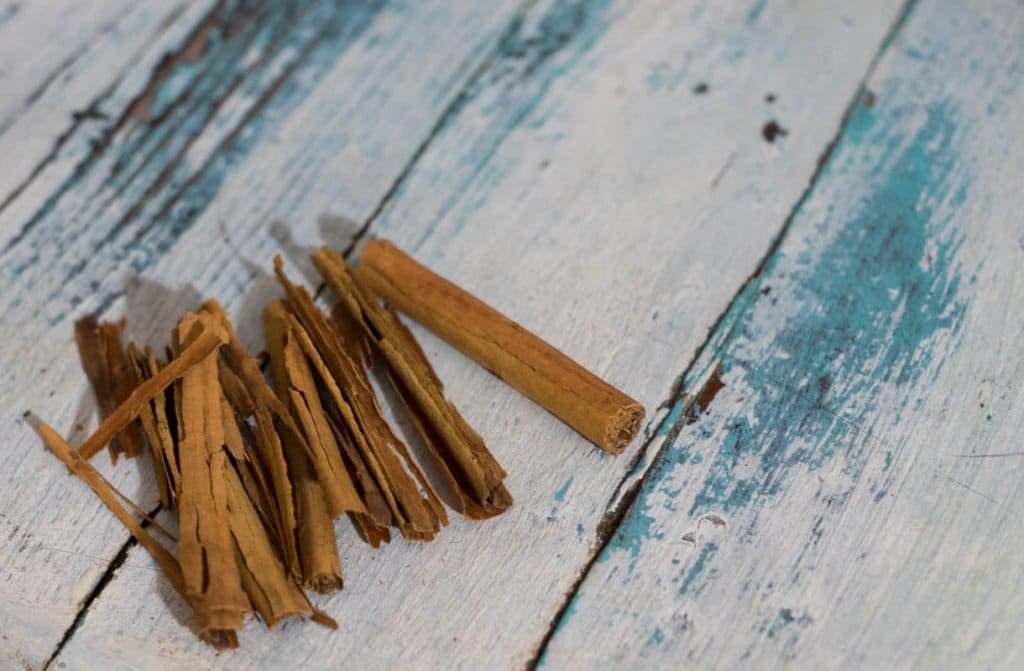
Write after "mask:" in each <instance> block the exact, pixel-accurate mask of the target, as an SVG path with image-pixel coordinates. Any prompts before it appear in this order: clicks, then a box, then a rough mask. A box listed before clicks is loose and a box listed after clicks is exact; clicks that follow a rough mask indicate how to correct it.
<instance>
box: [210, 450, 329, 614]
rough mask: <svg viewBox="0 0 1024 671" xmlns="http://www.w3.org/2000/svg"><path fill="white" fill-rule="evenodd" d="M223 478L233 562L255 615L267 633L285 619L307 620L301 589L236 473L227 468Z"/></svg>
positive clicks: (307, 606) (307, 607)
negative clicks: (301, 618) (266, 629)
mask: <svg viewBox="0 0 1024 671" xmlns="http://www.w3.org/2000/svg"><path fill="white" fill-rule="evenodd" d="M225 477H226V483H225V484H226V489H227V505H228V521H229V524H230V526H231V535H232V537H233V538H234V540H235V553H236V561H237V563H238V567H239V571H240V573H241V579H242V585H243V586H244V587H245V591H246V593H247V594H248V595H249V599H250V600H251V601H252V604H253V607H254V608H255V609H256V612H257V613H259V614H260V618H261V619H262V620H263V621H264V622H265V623H266V625H267V626H268V627H270V628H271V629H273V628H274V626H275V625H276V624H277V623H278V622H279V621H281V620H283V619H285V618H289V617H310V616H311V615H312V614H313V607H312V606H311V605H310V603H309V599H307V598H306V595H305V594H303V592H302V589H301V588H300V587H299V586H298V585H297V584H296V583H295V582H294V581H293V580H292V579H291V578H289V577H288V572H287V570H286V568H285V565H284V563H283V562H282V561H281V557H280V556H279V555H278V553H277V551H276V550H275V549H274V546H273V544H272V543H271V541H270V537H269V536H268V534H267V529H266V528H265V527H264V525H263V522H262V521H261V520H260V517H259V515H258V514H257V512H256V508H255V507H253V504H252V501H251V500H250V499H249V496H248V495H247V494H246V491H245V487H244V486H243V485H242V480H241V479H240V478H239V477H238V473H237V472H235V470H234V469H233V468H231V467H228V468H227V469H226V471H225Z"/></svg>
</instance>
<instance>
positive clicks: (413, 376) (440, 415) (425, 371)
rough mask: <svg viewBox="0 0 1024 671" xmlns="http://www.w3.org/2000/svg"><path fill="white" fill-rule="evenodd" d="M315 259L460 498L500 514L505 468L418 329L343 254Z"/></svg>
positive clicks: (480, 512)
mask: <svg viewBox="0 0 1024 671" xmlns="http://www.w3.org/2000/svg"><path fill="white" fill-rule="evenodd" d="M313 263H314V264H315V265H316V267H317V269H318V270H319V271H320V273H321V275H322V276H323V278H324V280H325V281H326V282H327V285H328V286H330V287H331V289H332V290H333V291H334V292H335V293H336V294H337V295H338V297H339V298H340V299H341V303H342V304H343V305H344V306H345V308H346V310H347V311H348V312H349V314H350V315H351V316H352V318H353V319H354V320H355V321H356V322H357V323H359V324H360V325H361V326H362V328H363V330H364V332H365V333H366V334H367V336H368V337H369V338H370V340H371V341H372V342H373V343H374V344H375V345H376V346H377V347H378V349H379V350H380V351H381V352H382V353H383V355H384V358H385V360H386V361H387V363H388V367H389V370H390V371H391V373H392V375H393V377H394V379H396V380H397V382H398V388H399V391H400V392H401V393H402V397H403V399H404V400H405V402H406V404H407V405H408V406H409V408H410V411H411V414H412V415H413V418H414V420H415V421H416V424H417V426H418V427H419V428H420V432H421V434H422V435H423V437H424V440H425V442H426V443H427V447H428V448H429V449H430V450H431V452H432V453H433V454H434V456H435V459H436V460H437V461H438V463H439V464H440V466H441V469H442V471H443V472H444V473H445V475H446V478H447V479H448V481H449V483H450V484H452V485H453V488H454V490H455V492H456V494H457V496H458V498H459V501H460V505H461V512H462V513H463V514H465V515H466V516H467V517H470V518H473V519H483V518H486V517H493V516H494V515H498V514H500V513H501V512H503V511H504V510H506V509H507V508H508V507H509V506H511V505H512V496H511V495H510V494H509V493H508V490H507V489H506V488H505V486H504V484H502V481H503V480H504V478H505V471H504V470H503V469H502V468H501V466H500V465H499V464H498V462H497V460H495V458H494V457H493V456H492V455H491V453H490V451H488V449H487V447H486V446H485V445H484V442H483V440H482V439H481V438H480V436H479V435H478V434H477V433H476V432H475V431H473V429H472V428H470V426H469V424H467V423H466V421H465V420H464V419H463V418H462V415H461V414H460V413H459V411H458V410H457V409H456V408H455V406H454V405H452V404H451V403H449V402H448V400H447V399H446V398H445V397H444V387H443V386H442V385H441V382H440V380H438V378H437V375H436V374H435V373H434V370H433V368H431V366H430V363H429V362H428V361H427V359H426V357H425V356H424V355H423V352H422V350H420V348H419V346H418V345H417V344H416V342H415V340H414V339H413V337H412V334H411V333H409V332H408V330H406V329H405V327H404V326H403V325H402V324H401V323H400V322H399V321H398V319H397V317H396V316H395V314H394V313H393V312H390V311H388V310H385V309H384V308H382V307H381V306H380V304H379V303H378V302H377V299H376V297H374V296H373V295H372V294H371V293H370V292H369V291H368V290H367V289H366V288H365V287H363V286H362V285H361V283H360V281H359V280H358V279H357V278H356V277H355V275H354V274H353V273H352V271H351V269H350V268H349V267H348V264H347V263H346V262H345V260H344V258H343V257H342V256H341V255H340V254H336V253H334V252H331V251H329V250H328V249H326V248H324V249H321V250H320V251H318V252H317V253H316V254H314V255H313Z"/></svg>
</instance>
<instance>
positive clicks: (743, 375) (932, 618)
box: [542, 1, 1024, 669]
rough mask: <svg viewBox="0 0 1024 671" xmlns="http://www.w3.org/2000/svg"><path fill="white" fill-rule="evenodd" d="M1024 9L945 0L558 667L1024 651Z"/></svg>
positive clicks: (913, 22)
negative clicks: (1023, 634)
mask: <svg viewBox="0 0 1024 671" xmlns="http://www.w3.org/2000/svg"><path fill="white" fill-rule="evenodd" d="M1022 66H1024V14H1022V12H1021V8H1020V6H1019V4H1018V3H1012V2H991V3H985V5H984V6H981V5H971V6H970V7H968V6H966V5H961V4H959V3H951V2H924V1H922V2H919V3H916V5H914V6H913V8H912V9H911V11H910V14H909V17H908V19H907V22H906V24H905V29H904V30H902V31H900V32H899V34H898V35H896V37H895V38H894V39H893V41H892V42H891V43H890V44H889V45H888V47H887V49H886V50H885V53H884V56H883V57H882V59H881V61H880V62H879V65H878V67H877V69H876V71H875V72H874V74H873V75H872V76H871V77H870V79H869V81H868V82H867V86H866V90H865V95H864V97H863V99H862V100H861V101H860V102H859V104H858V105H857V107H856V108H855V109H854V110H853V112H852V114H851V116H850V118H849V121H848V123H847V125H846V128H845V131H844V133H843V135H842V137H841V139H840V141H839V143H838V145H837V147H836V149H835V151H834V153H833V156H832V159H831V160H830V161H829V163H828V165H827V166H826V167H825V170H824V172H823V173H822V176H821V179H820V180H819V182H818V183H817V184H816V185H815V187H814V189H813V191H812V192H811V193H810V194H809V195H808V197H807V198H806V200H805V201H804V202H802V203H801V205H800V207H799V208H798V210H797V212H796V214H795V216H794V219H793V222H792V224H791V226H790V227H789V230H788V231H787V234H786V237H785V240H784V241H783V243H782V244H781V246H780V247H779V248H778V250H777V251H776V252H775V254H773V255H772V257H771V259H770V260H769V262H768V263H767V265H766V267H765V270H764V272H763V273H762V274H761V276H760V277H758V278H757V279H756V280H755V281H754V282H753V283H752V284H751V285H750V286H749V287H748V288H747V290H746V291H745V292H744V293H743V295H742V296H741V297H740V298H739V300H738V301H737V302H736V303H735V305H734V306H733V308H732V310H730V312H729V314H727V315H726V317H725V318H724V319H723V321H722V323H721V324H720V325H719V327H718V328H717V329H716V330H715V333H714V334H713V336H712V344H711V345H710V346H709V347H708V348H707V349H706V350H705V352H704V354H703V355H702V357H701V358H700V360H699V362H698V363H697V365H695V366H694V367H693V368H692V369H691V371H692V377H691V379H695V378H697V377H698V376H699V375H700V374H701V371H702V370H706V369H707V367H708V366H710V365H712V364H713V363H714V362H715V361H716V360H717V359H719V358H721V359H722V360H723V362H724V375H723V379H724V382H725V385H726V386H725V387H724V389H723V390H721V391H720V393H719V394H718V396H717V398H716V399H715V401H714V403H713V404H712V405H711V407H710V408H709V409H708V410H707V411H706V412H705V413H704V414H703V415H702V416H701V417H700V420H699V421H698V422H696V423H695V424H692V425H690V426H687V427H678V429H677V431H675V432H677V433H678V436H677V437H675V438H674V439H672V440H670V441H669V443H668V444H667V446H666V448H665V450H664V452H663V453H662V454H661V455H660V456H659V458H658V459H657V460H656V462H655V463H654V466H653V468H652V471H651V474H650V476H649V477H648V479H647V481H646V482H645V483H644V485H643V489H642V492H641V493H640V495H639V498H638V499H637V501H636V503H635V504H634V506H633V507H632V509H631V510H630V512H629V514H628V516H627V518H626V520H625V522H624V524H623V525H622V526H621V527H620V529H619V531H618V532H617V533H616V534H615V536H614V537H613V539H612V541H611V542H610V544H609V545H608V547H607V548H606V549H605V551H604V552H603V553H602V555H601V557H600V558H599V559H598V561H597V562H596V563H595V564H594V566H593V568H592V570H591V571H590V572H589V574H588V575H587V577H586V579H585V580H584V581H583V583H582V585H581V588H580V591H579V593H578V596H577V597H576V598H575V599H573V601H572V603H571V604H570V606H569V608H568V610H567V612H566V614H565V616H564V617H563V618H562V619H561V622H560V623H559V628H558V629H557V632H556V634H555V635H554V637H553V639H552V640H551V643H550V646H549V647H548V649H547V652H546V655H545V657H544V658H543V660H542V661H543V662H546V665H547V666H548V667H550V668H565V667H566V666H567V665H570V664H571V666H572V667H573V668H607V666H608V665H623V666H627V667H633V666H645V667H649V668H670V667H671V668H679V667H692V668H723V669H728V668H737V667H744V666H748V665H751V666H756V667H757V668H765V669H782V668H815V669H872V668H893V669H911V668H929V669H963V668H991V669H1015V668H1020V666H1021V664H1022V663H1024V646H1022V645H1021V641H1020V637H1019V636H1018V635H1017V632H1016V623H1017V622H1019V621H1020V618H1021V615H1022V606H1021V601H1020V598H1019V593H1020V589H1021V584H1022V582H1021V581H1022V573H1021V569H1020V562H1019V561H1018V560H1017V556H1018V554H1019V551H1018V548H1017V545H1018V543H1019V539H1020V538H1021V537H1022V535H1024V534H1022V532H1024V526H1022V517H1021V515H1020V512H1019V508H1020V500H1021V499H1020V496H1021V493H1022V487H1024V480H1022V470H1021V468H1020V463H1021V461H1020V460H1021V451H1020V447H1021V445H1020V437H1021V435H1022V432H1024V413H1022V412H1021V408H1022V400H1024V398H1022V394H1021V386H1020V381H1021V374H1022V373H1024V352H1022V351H1021V346H1020V345H1021V343H1022V342H1024V291H1022V288H1024V270H1022V269H1024V240H1022V237H1021V233H1022V228H1021V225H1020V214H1019V211H1020V204H1019V199H1020V193H1019V190H1018V189H1016V187H1011V184H1013V183H1014V182H1016V181H1017V180H1018V178H1019V176H1020V175H1021V174H1022V170H1024V138H1022V136H1021V133H1020V120H1019V118H1018V117H1017V116H1016V114H1015V113H1014V112H1011V111H1010V110H1019V109H1020V108H1021V105H1022V104H1024V87H1022V85H1021V79H1020V76H1019V73H1020V71H1021V68H1022Z"/></svg>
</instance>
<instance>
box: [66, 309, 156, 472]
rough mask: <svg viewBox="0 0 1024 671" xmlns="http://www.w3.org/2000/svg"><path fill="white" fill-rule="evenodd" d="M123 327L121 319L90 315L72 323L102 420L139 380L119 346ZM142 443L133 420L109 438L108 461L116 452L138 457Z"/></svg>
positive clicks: (112, 459)
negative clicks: (117, 320) (116, 320)
mask: <svg viewBox="0 0 1024 671" xmlns="http://www.w3.org/2000/svg"><path fill="white" fill-rule="evenodd" d="M123 328H124V320H122V321H121V322H119V323H116V324H115V323H112V322H102V323H101V322H97V321H96V317H95V316H93V315H88V316H86V317H83V318H82V319H79V320H78V321H77V322H75V341H76V342H77V343H78V355H79V358H80V359H81V360H82V368H83V369H84V370H85V375H86V377H88V378H89V383H90V385H91V386H92V390H93V394H94V395H95V396H96V403H97V404H98V405H99V410H100V420H101V421H102V420H104V419H106V418H107V417H109V416H110V415H111V414H112V413H113V412H114V411H115V410H116V409H117V406H118V405H120V404H121V403H123V402H124V401H125V400H127V399H128V396H129V395H130V394H131V392H132V390H133V389H135V387H136V386H138V383H139V379H138V376H137V375H136V373H135V369H134V368H133V366H132V363H131V361H130V360H129V358H128V357H127V356H126V355H125V352H124V350H123V349H121V331H122V329H123ZM143 445H144V443H143V439H142V433H141V431H140V427H139V425H138V424H136V423H135V422H132V423H130V424H129V425H128V426H127V427H125V430H124V431H123V432H122V433H120V434H119V435H117V436H115V437H114V438H113V440H111V441H110V460H111V461H112V462H114V463H117V457H118V455H119V454H124V455H126V456H128V457H134V456H137V455H139V454H141V453H142V449H143Z"/></svg>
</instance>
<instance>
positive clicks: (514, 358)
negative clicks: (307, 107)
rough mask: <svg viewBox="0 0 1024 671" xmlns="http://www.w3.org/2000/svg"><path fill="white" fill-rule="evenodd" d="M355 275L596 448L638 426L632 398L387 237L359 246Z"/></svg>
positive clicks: (609, 447) (629, 435)
mask: <svg viewBox="0 0 1024 671" xmlns="http://www.w3.org/2000/svg"><path fill="white" fill-rule="evenodd" d="M359 277H360V279H362V280H363V281H364V282H366V284H367V285H369V286H370V288H371V289H373V291H374V292H375V293H376V294H377V295H379V296H381V297H382V298H384V299H385V300H386V301H387V302H388V303H390V304H391V305H393V306H394V307H396V308H397V309H398V310H401V311H402V312H404V313H406V314H407V315H409V316H410V317H412V318H413V319H415V320H416V321H417V322H419V323H420V324H423V325H424V326H425V327H427V328H428V329H430V330H431V331H433V332H434V333H436V334H437V335H439V336H441V337H442V338H444V339H445V340H446V341H448V342H449V343H450V344H451V345H453V346H454V347H456V348H457V349H459V350H460V351H461V352H462V353H464V354H465V355H466V356H468V357H470V358H471V359H473V360H474V361H476V362H477V363H479V364H480V365H482V366H484V367H485V368H487V369H488V370H490V371H491V372H493V373H494V374H495V375H497V376H498V377H500V378H501V379H502V380H505V381H506V382H507V383H509V384H510V385H512V386H513V387H515V388H516V389H518V390H519V391H520V392H522V393H523V394H525V395H526V396H528V397H529V398H531V399H533V401H535V402H536V403H538V404H539V405H540V406H542V407H543V408H545V409H546V410H548V411H549V412H551V413H552V414H554V415H555V416H556V417H558V418H559V419H561V420H562V421H563V422H565V423H566V424H568V425H569V426H571V427H572V428H573V429H575V430H576V431H578V432H579V433H580V434H582V435H583V436H584V437H585V438H587V439H588V440H590V441H591V442H592V443H594V444H595V445H597V446H598V447H600V448H601V449H603V450H605V451H607V452H610V453H611V454H620V453H621V452H622V451H623V450H624V449H626V447H627V446H628V445H629V444H630V442H632V441H633V439H634V438H635V437H636V434H637V432H638V431H639V430H640V426H641V423H642V421H643V418H644V409H643V407H642V406H641V405H640V404H639V403H637V402H636V401H635V400H633V399H632V398H630V397H628V396H626V395H625V394H623V393H622V392H621V391H619V390H617V389H615V388H614V387H612V386H611V385H609V384H608V383H606V382H604V381H603V380H601V379H600V378H598V377H597V376H595V375H594V374H592V373H590V372H588V371H587V370H586V369H584V368H583V367H582V366H580V365H579V364H577V363H576V362H575V361H573V360H572V359H570V358H569V357H567V356H566V355H564V354H562V353H561V352H560V351H558V350H557V349H555V348H554V347H552V346H551V345H549V344H548V343H546V342H544V341H543V340H541V339H540V338H538V337H537V336H535V335H534V334H532V333H530V332H529V331H527V330H526V329H524V328H523V327H522V326H520V325H519V324H517V323H515V322H514V321H512V320H511V319H509V318H508V317H505V316H504V315H502V314H501V313H499V312H498V311H496V310H494V309H493V308H491V307H489V306H488V305H486V304H484V303H483V302H482V301H480V300H479V299H477V298H475V297H473V296H471V295H469V294H468V293H466V292H465V291H463V290H462V289H460V288H458V287H457V286H455V285H454V284H452V283H451V282H449V281H447V280H445V279H444V278H442V277H439V276H437V275H435V274H434V273H432V272H431V271H429V270H428V269H426V268H424V267H423V266H422V265H420V264H419V263H417V262H416V261H414V260H413V259H411V258H410V257H409V256H407V255H406V254H404V253H403V252H402V251H401V250H399V249H398V248H397V247H395V246H394V245H393V244H391V243H390V242H387V241H384V240H375V241H373V242H371V243H370V244H369V245H367V247H366V249H365V251H364V252H363V257H362V262H361V265H360V268H359Z"/></svg>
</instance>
